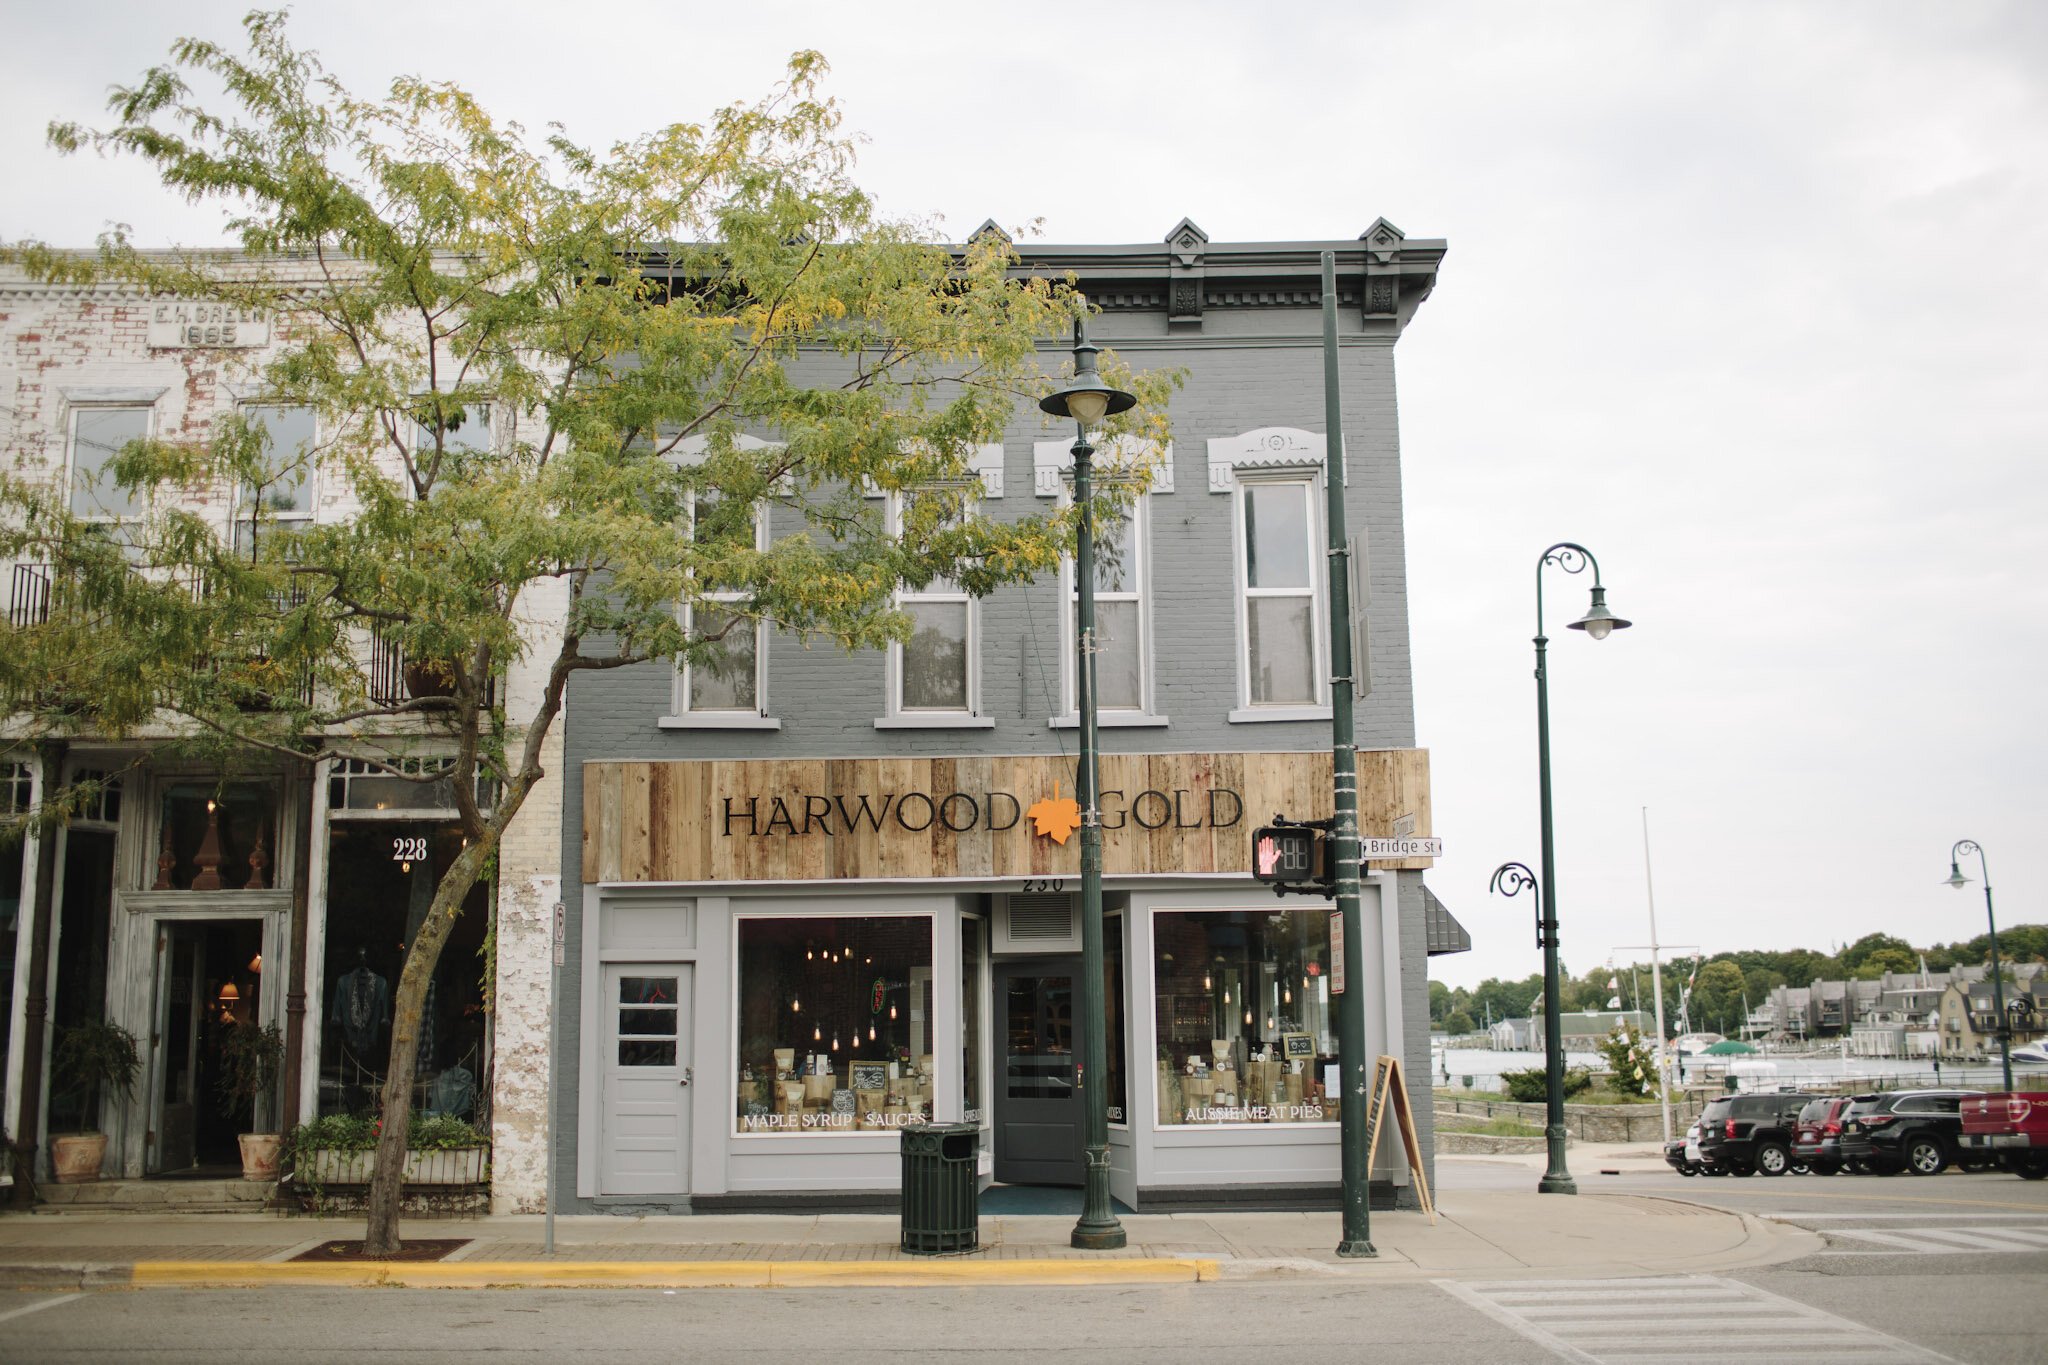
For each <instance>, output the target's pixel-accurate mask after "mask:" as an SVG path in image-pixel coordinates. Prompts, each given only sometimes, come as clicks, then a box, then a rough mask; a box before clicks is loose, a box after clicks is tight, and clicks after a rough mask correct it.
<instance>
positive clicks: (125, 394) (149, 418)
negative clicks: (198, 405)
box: [63, 388, 165, 526]
mask: <svg viewBox="0 0 2048 1365" xmlns="http://www.w3.org/2000/svg"><path fill="white" fill-rule="evenodd" d="M164 392H165V391H164V390H163V389H154V388H151V389H142V388H137V389H120V388H108V389H79V388H73V389H65V390H63V395H64V399H65V413H64V505H65V507H67V508H69V509H70V512H71V515H72V516H74V517H77V518H78V519H79V520H80V521H83V522H89V523H92V524H94V525H98V526H120V525H124V524H125V523H128V522H131V521H140V520H142V519H143V518H145V517H147V516H148V515H149V511H148V508H147V506H145V508H144V509H143V510H142V511H141V512H139V513H136V514H132V515H129V516H120V515H113V514H109V513H106V512H99V511H85V510H82V509H80V508H79V507H78V506H77V498H78V416H79V414H80V413H81V412H87V411H92V412H106V411H109V410H115V409H120V410H126V411H129V412H140V413H142V414H143V428H142V436H141V438H140V439H142V440H145V441H147V440H149V439H151V438H152V437H154V436H155V435H156V416H157V413H156V400H157V399H159V398H161V397H162V396H163V395H164ZM153 501H154V499H151V502H153Z"/></svg>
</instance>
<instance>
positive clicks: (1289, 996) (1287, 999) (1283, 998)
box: [1280, 986, 1294, 1005]
mask: <svg viewBox="0 0 2048 1365" xmlns="http://www.w3.org/2000/svg"><path fill="white" fill-rule="evenodd" d="M1280 1003H1281V1004H1283V1005H1291V1004H1293V1003H1294V987H1292V986H1289V987H1288V988H1287V989H1286V990H1284V991H1282V992H1280Z"/></svg>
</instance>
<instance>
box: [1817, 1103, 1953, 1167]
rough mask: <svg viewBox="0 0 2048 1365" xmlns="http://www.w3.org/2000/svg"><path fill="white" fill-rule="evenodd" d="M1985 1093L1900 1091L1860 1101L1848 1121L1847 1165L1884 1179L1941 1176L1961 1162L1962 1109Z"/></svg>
mask: <svg viewBox="0 0 2048 1365" xmlns="http://www.w3.org/2000/svg"><path fill="white" fill-rule="evenodd" d="M1983 1093H1984V1092H1983V1091H1981V1090H1894V1091H1892V1092H1890V1093H1889V1094H1884V1095H1858V1096H1856V1099H1855V1102H1854V1103H1853V1104H1851V1105H1850V1106H1849V1110H1848V1112H1847V1113H1846V1114H1845V1115H1844V1116H1843V1118H1842V1159H1843V1160H1844V1161H1861V1162H1863V1163H1865V1164H1866V1165H1868V1166H1869V1167H1870V1169H1872V1170H1874V1171H1876V1172H1878V1173H1879V1174H1881V1175H1896V1174H1897V1173H1899V1172H1900V1171H1911V1172H1912V1173H1913V1174H1914V1175H1939V1174H1941V1173H1942V1172H1943V1171H1945V1170H1947V1169H1948V1167H1949V1164H1950V1163H1951V1162H1953V1161H1954V1160H1955V1159H1956V1152H1957V1150H1958V1148H1959V1146H1960V1144H1961V1139H1962V1135H1963V1116H1962V1112H1961V1111H1962V1104H1963V1101H1964V1100H1966V1099H1969V1098H1971V1097H1972V1096H1976V1095H1981V1094H1983Z"/></svg>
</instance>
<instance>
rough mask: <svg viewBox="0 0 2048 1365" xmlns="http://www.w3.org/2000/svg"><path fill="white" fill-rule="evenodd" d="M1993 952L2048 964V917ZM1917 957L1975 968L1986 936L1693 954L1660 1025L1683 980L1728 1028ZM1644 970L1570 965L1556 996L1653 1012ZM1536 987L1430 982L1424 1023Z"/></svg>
mask: <svg viewBox="0 0 2048 1365" xmlns="http://www.w3.org/2000/svg"><path fill="white" fill-rule="evenodd" d="M1998 953H1999V957H2000V958H2001V960H2003V961H2005V962H2048V924H2017V925H2014V926H2012V927H2011V928H2007V929H2001V930H2000V931H1999V934H1998ZM1923 957H1924V958H1925V959H1926V962H1927V970H1928V971H1930V972H1942V971H1947V970H1948V969H1949V968H1951V967H1954V966H1957V965H1959V964H1977V965H1981V964H1983V963H1986V962H1988V961H1990V958H1991V936H1990V935H1989V934H1979V935H1977V936H1976V937H1975V938H1970V939H1963V940H1961V941H1960V942H1956V943H1936V944H1933V945H1931V946H1930V947H1927V948H1924V949H1923V948H1915V947H1914V946H1913V945H1912V944H1910V943H1908V942H1906V940H1904V939H1902V938H1898V937H1895V936H1894V935H1891V934H1865V935H1864V936H1863V937H1862V938H1859V939H1857V940H1856V941H1855V942H1854V943H1851V944H1850V945H1848V946H1847V947H1846V948H1843V949H1842V950H1841V951H1840V952H1837V953H1821V952H1815V951H1813V950H1812V949H1810V948H1791V949H1787V950H1784V951H1770V950H1764V949H1751V950H1745V951H1739V952H1728V953H1715V954H1713V955H1712V956H1711V957H1706V958H1702V959H1700V960H1699V961H1698V963H1697V974H1695V961H1694V959H1692V958H1679V959H1676V960H1672V961H1666V962H1665V963H1664V1020H1665V1024H1666V1025H1667V1026H1668V1027H1669V1028H1671V1029H1673V1030H1676V1029H1677V1027H1678V1018H1679V1003H1680V1000H1681V998H1682V997H1683V995H1684V992H1685V990H1686V988H1687V986H1688V984H1690V986H1691V990H1692V996H1691V1004H1690V1010H1689V1017H1690V1020H1691V1023H1692V1026H1693V1027H1694V1028H1695V1029H1699V1030H1709V1031H1712V1032H1715V1033H1731V1034H1732V1033H1733V1032H1735V1030H1736V1029H1737V1027H1739V1025H1740V1023H1741V1021H1742V1019H1743V1017H1744V1015H1743V1006H1744V1003H1745V1001H1746V1002H1747V1004H1748V1005H1749V1006H1750V1007H1751V1008H1754V1007H1755V1006H1756V1005H1758V1004H1759V1003H1761V1002H1762V1001H1763V1000H1764V999H1765V998H1766V997H1767V996H1769V995H1770V993H1771V992H1772V991H1773V990H1775V989H1776V988H1777V987H1779V986H1806V985H1810V984H1812V983H1813V982H1815V981H1841V980H1860V981H1875V980H1877V979H1878V978H1880V977H1882V976H1883V975H1884V974H1885V973H1886V972H1916V971H1918V970H1920V962H1921V959H1922V958H1923ZM1650 975H1651V974H1650V964H1649V963H1648V962H1638V963H1630V964H1628V965H1616V966H1612V967H1610V966H1608V965H1606V964H1605V963H1602V964H1600V965H1598V966H1596V967H1594V968H1593V969H1592V970H1591V971H1589V972H1586V973H1584V974H1583V975H1578V976H1574V975H1572V974H1570V973H1569V972H1567V973H1566V974H1565V978H1564V981H1563V984H1562V987H1561V989H1560V990H1559V994H1560V995H1561V996H1562V997H1563V1004H1564V1008H1565V1009H1566V1010H1567V1011H1570V1010H1598V1009H1605V1008H1607V1007H1608V1002H1609V1001H1611V1000H1614V999H1615V998H1616V997H1617V996H1618V997H1619V998H1620V1001H1621V1003H1620V1005H1619V1008H1621V1009H1629V1010H1633V1009H1643V1010H1653V1009H1655V1008H1656V1002H1655V998H1654V995H1653V992H1652V989H1651V984H1650ZM1542 994H1543V974H1542V973H1541V972H1531V973H1530V974H1529V975H1528V976H1526V977H1524V978H1522V979H1521V980H1503V979H1502V978H1500V977H1488V978H1487V979H1486V980H1484V981H1482V982H1480V983H1479V985H1478V987H1477V988H1476V989H1473V990H1467V989H1466V988H1465V987H1463V986H1446V985H1445V984H1444V983H1443V982H1441V981H1432V982H1430V983H1429V1021H1430V1025H1431V1026H1432V1027H1433V1028H1440V1029H1443V1030H1445V1031H1447V1032H1449V1033H1451V1034H1452V1035H1454V1036H1455V1035H1457V1034H1461V1033H1471V1032H1474V1031H1476V1030H1478V1029H1481V1028H1484V1027H1485V1026H1486V1023H1487V1020H1488V1019H1492V1020H1493V1021H1494V1022H1499V1021H1500V1020H1502V1019H1523V1018H1527V1017H1528V1016H1529V1014H1530V1012H1531V1010H1532V1009H1533V1008H1534V1007H1535V1005H1536V1002H1537V1000H1538V999H1539V998H1540V997H1541V996H1542Z"/></svg>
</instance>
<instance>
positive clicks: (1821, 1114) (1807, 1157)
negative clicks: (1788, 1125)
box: [1792, 1095, 1854, 1175]
mask: <svg viewBox="0 0 2048 1365" xmlns="http://www.w3.org/2000/svg"><path fill="white" fill-rule="evenodd" d="M1853 1098H1854V1097H1853V1096H1849V1095H1827V1096H1823V1097H1821V1098H1820V1099H1817V1100H1811V1101H1809V1102H1808V1103H1807V1105H1806V1107H1805V1108H1804V1109H1801V1110H1800V1111H1799V1117H1798V1118H1797V1119H1796V1120H1795V1121H1794V1126H1793V1129H1792V1160H1793V1161H1795V1162H1797V1163H1799V1164H1800V1165H1803V1166H1805V1167H1806V1169H1807V1170H1809V1171H1811V1172H1813V1173H1814V1174H1815V1175H1833V1174H1834V1173H1835V1172H1836V1171H1839V1170H1841V1169H1842V1113H1843V1111H1844V1110H1846V1109H1847V1108H1848V1107H1849V1105H1850V1103H1851V1101H1852V1099H1853Z"/></svg>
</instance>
